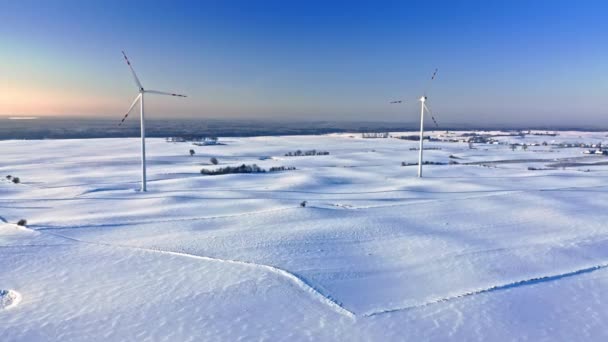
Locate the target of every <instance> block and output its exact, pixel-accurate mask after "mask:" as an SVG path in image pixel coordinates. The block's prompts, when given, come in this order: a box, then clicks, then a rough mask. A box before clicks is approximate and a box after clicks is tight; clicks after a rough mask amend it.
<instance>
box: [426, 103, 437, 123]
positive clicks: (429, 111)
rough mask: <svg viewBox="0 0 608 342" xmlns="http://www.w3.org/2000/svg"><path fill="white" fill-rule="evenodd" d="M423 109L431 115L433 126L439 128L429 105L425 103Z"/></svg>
mask: <svg viewBox="0 0 608 342" xmlns="http://www.w3.org/2000/svg"><path fill="white" fill-rule="evenodd" d="M424 109H425V110H426V112H427V113H428V114H429V115H430V116H431V119H433V123H434V124H435V127H437V128H439V124H438V123H437V120H435V116H434V115H433V112H431V110H430V109H429V107H427V106H426V103H425V104H424Z"/></svg>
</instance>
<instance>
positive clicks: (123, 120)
mask: <svg viewBox="0 0 608 342" xmlns="http://www.w3.org/2000/svg"><path fill="white" fill-rule="evenodd" d="M139 99H141V94H139V95H137V97H136V98H135V100H133V103H131V107H129V110H128V111H127V114H125V116H124V117H123V118H122V120H120V123H119V124H118V126H121V125H122V123H123V122H125V120H126V119H127V116H129V113H131V111H132V110H133V107H135V104H137V101H139Z"/></svg>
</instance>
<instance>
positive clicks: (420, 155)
mask: <svg viewBox="0 0 608 342" xmlns="http://www.w3.org/2000/svg"><path fill="white" fill-rule="evenodd" d="M435 76H437V69H435V71H434V72H433V76H432V77H431V81H433V80H434V79H435ZM427 99H428V98H427V96H426V91H425V95H424V96H422V97H420V99H418V100H419V101H420V143H419V148H420V149H419V151H418V178H422V159H423V151H424V111H425V110H426V112H427V113H428V114H429V115H431V118H432V119H433V122H434V123H435V125H437V121H435V118H434V117H433V114H432V113H431V111H430V110H429V108H428V107H427V106H426V101H427ZM390 103H395V104H398V103H403V101H401V100H397V101H391V102H390Z"/></svg>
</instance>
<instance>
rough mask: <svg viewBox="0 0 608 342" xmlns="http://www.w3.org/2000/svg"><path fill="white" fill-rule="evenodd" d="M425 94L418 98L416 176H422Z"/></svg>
mask: <svg viewBox="0 0 608 342" xmlns="http://www.w3.org/2000/svg"><path fill="white" fill-rule="evenodd" d="M425 102H426V96H423V97H421V98H420V150H419V151H418V178H421V177H422V151H423V150H424V148H423V145H424V110H425V109H426V110H427V112H428V111H429V110H428V109H427V108H426V104H424V103H425Z"/></svg>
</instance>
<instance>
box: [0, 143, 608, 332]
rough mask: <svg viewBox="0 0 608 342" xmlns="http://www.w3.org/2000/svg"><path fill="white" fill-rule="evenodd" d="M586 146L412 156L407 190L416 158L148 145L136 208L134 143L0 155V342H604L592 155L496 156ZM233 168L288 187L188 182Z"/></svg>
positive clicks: (353, 150)
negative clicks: (421, 161) (144, 185)
mask: <svg viewBox="0 0 608 342" xmlns="http://www.w3.org/2000/svg"><path fill="white" fill-rule="evenodd" d="M460 133H462V132H456V133H453V135H458V134H460ZM494 133H498V132H494ZM410 134H414V132H401V133H394V134H393V135H395V136H397V135H410ZM430 134H431V135H432V136H437V137H438V136H440V135H444V132H430ZM604 139H606V134H605V133H600V132H559V134H558V135H557V136H555V137H550V136H533V135H526V136H525V137H520V136H503V137H499V138H497V140H499V141H500V142H501V144H474V146H473V147H474V149H469V145H468V144H467V143H451V142H428V143H426V144H425V146H426V147H434V148H440V149H436V150H428V151H425V157H426V158H427V160H429V161H435V162H442V163H448V162H449V161H450V160H452V161H454V160H455V161H457V162H458V163H459V164H457V165H427V166H425V168H424V173H425V176H426V177H425V178H422V179H418V178H416V177H415V174H416V167H415V166H406V167H402V166H401V162H402V161H406V162H408V163H413V162H416V161H417V160H416V158H417V151H414V150H410V148H413V147H417V142H415V141H405V140H398V139H392V138H388V139H362V138H361V136H360V134H330V135H322V136H282V137H256V138H222V139H220V140H221V142H222V143H224V145H209V146H193V145H191V144H188V143H172V142H171V143H169V142H166V141H164V140H163V139H149V140H148V141H149V143H148V148H147V150H148V153H149V169H148V171H149V179H150V182H149V184H148V188H149V192H147V193H140V192H138V191H137V189H138V188H139V183H138V181H139V159H138V158H139V155H138V153H139V145H138V140H137V139H87V140H38V141H36V140H34V141H16V140H12V141H0V151H2V158H1V159H0V176H2V180H1V181H0V220H1V221H2V222H0V260H1V263H0V293H2V295H1V296H0V298H1V301H0V302H1V303H3V304H2V306H3V308H0V336H2V339H3V340H8V341H36V340H50V341H80V340H93V341H95V340H166V341H169V340H171V341H176V340H179V341H199V340H230V341H234V340H315V341H318V340H327V341H334V340H355V341H358V340H361V341H369V340H389V341H402V340H431V341H435V340H450V339H451V340H468V341H475V340H479V341H482V340H483V341H485V340H496V341H501V340H564V341H568V340H580V339H584V340H598V341H599V340H605V339H606V338H607V337H608V331H607V330H606V329H605V328H604V327H603V324H602V322H603V321H605V320H606V319H608V310H605V308H604V307H603V305H602V304H603V303H606V301H608V292H607V291H606V290H605V289H606V288H607V287H606V286H607V285H608V270H607V268H608V226H607V225H606V224H605V222H607V220H608V212H607V211H606V210H605V208H607V207H608V194H607V192H606V190H607V188H608V185H606V183H605V180H606V178H607V177H608V165H604V163H603V162H605V161H608V160H607V158H608V157H606V156H600V155H584V154H583V151H584V150H586V148H582V147H575V148H559V147H556V146H551V145H549V146H542V145H540V146H530V147H529V148H528V150H526V151H524V150H522V149H517V150H515V151H511V148H510V146H509V144H510V143H520V144H523V143H526V144H533V143H538V144H540V143H542V142H543V141H547V142H549V143H550V144H551V143H559V142H564V143H573V142H584V143H589V144H592V143H593V144H595V143H598V142H601V141H603V140H604ZM190 149H194V150H195V151H196V154H195V155H194V156H190V155H189V153H188V151H189V150H190ZM298 149H299V150H302V151H304V150H311V149H317V150H322V151H329V152H330V155H327V156H298V157H287V156H285V153H287V152H293V151H295V150H298ZM450 156H455V157H457V158H458V159H456V158H450ZM211 157H216V158H218V160H219V162H220V163H219V165H218V166H214V165H211V163H210V162H209V159H210V158H211ZM260 157H271V158H267V159H266V158H263V159H264V160H260ZM242 163H245V164H252V163H256V164H258V165H260V166H261V167H264V168H269V167H271V166H295V167H296V168H297V169H296V170H293V171H284V172H277V173H265V174H238V175H236V174H233V175H222V176H203V175H200V173H199V171H200V169H201V168H203V167H204V168H209V169H211V168H215V167H221V166H226V165H240V164H242ZM556 163H557V164H559V165H560V166H549V165H551V164H556ZM564 163H575V164H576V165H574V166H570V164H568V165H565V164H564ZM529 167H533V168H541V169H542V170H529V169H528V168H529ZM9 174H10V175H13V176H17V177H19V178H20V179H21V183H20V184H13V183H11V182H10V181H8V180H6V179H5V178H4V176H5V175H9ZM302 201H307V206H306V207H305V208H302V207H300V203H301V202H302ZM20 219H27V221H28V226H27V227H21V226H17V225H16V224H15V223H16V222H17V221H18V220H20ZM2 289H4V290H2ZM9 290H10V291H9ZM12 298H19V299H21V301H20V302H19V300H14V299H12ZM5 303H9V304H8V305H11V308H10V309H7V306H8V305H6V304H5ZM11 303H13V304H11ZM16 304H18V305H16Z"/></svg>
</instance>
